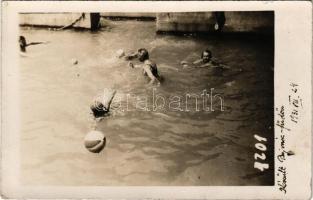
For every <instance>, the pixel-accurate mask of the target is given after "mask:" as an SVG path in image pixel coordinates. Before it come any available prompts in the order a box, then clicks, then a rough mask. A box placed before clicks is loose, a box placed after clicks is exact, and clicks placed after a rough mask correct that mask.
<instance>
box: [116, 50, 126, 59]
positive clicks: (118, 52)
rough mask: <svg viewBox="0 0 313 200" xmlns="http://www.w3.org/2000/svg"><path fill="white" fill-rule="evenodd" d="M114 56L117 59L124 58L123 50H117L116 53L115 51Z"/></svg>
mask: <svg viewBox="0 0 313 200" xmlns="http://www.w3.org/2000/svg"><path fill="white" fill-rule="evenodd" d="M116 56H117V57H118V58H121V57H123V56H125V52H124V50H123V49H119V50H117V51H116Z"/></svg>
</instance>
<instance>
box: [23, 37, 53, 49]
mask: <svg viewBox="0 0 313 200" xmlns="http://www.w3.org/2000/svg"><path fill="white" fill-rule="evenodd" d="M47 43H49V42H31V43H28V44H27V42H26V38H25V37H24V36H22V35H21V36H20V38H19V44H20V51H21V52H23V53H25V52H26V47H28V46H31V45H37V44H47Z"/></svg>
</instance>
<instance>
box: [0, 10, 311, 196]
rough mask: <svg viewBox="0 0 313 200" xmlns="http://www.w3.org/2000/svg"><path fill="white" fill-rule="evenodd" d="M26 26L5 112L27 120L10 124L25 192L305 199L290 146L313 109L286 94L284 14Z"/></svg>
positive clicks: (73, 15) (70, 19)
mask: <svg viewBox="0 0 313 200" xmlns="http://www.w3.org/2000/svg"><path fill="white" fill-rule="evenodd" d="M99 10H101V9H99ZM165 10H166V9H165ZM15 16H16V18H17V20H16V24H13V25H12V24H10V26H14V27H15V28H14V30H15V31H16V33H15V34H14V36H15V39H14V40H13V39H12V40H10V41H13V42H10V43H9V44H10V46H11V47H12V48H13V47H14V49H15V53H14V58H16V63H17V64H16V73H10V72H8V73H6V71H4V75H5V77H6V78H5V79H4V81H6V80H10V78H12V77H10V76H11V75H12V76H14V77H15V79H14V80H15V81H16V84H17V87H15V88H17V89H16V92H15V94H16V95H15V100H16V103H15V104H14V105H15V106H12V107H9V106H8V109H7V110H6V109H5V107H3V109H4V110H5V111H6V112H7V113H9V112H10V109H11V108H12V110H13V111H14V112H16V113H18V116H15V115H13V114H12V115H3V116H4V117H3V118H4V120H6V119H9V118H8V117H6V116H10V117H11V118H10V119H11V120H10V121H11V122H12V120H14V118H16V123H17V124H18V126H16V128H17V129H18V131H17V132H18V134H17V135H18V137H17V140H18V141H16V143H15V144H16V145H18V148H17V149H18V150H16V151H17V152H18V155H19V156H18V162H17V163H16V166H15V167H16V168H17V169H18V175H17V179H18V182H19V183H18V185H19V186H20V187H37V186H40V187H65V188H66V187H120V186H124V187H133V186H146V187H154V186H162V187H163V188H167V187H169V186H171V187H173V186H175V187H195V186H197V187H203V186H208V187H210V186H236V187H239V186H255V187H262V186H269V187H275V191H276V192H277V193H278V194H280V195H285V194H286V193H287V194H288V192H289V191H288V190H292V188H288V185H289V183H287V181H289V180H290V181H291V179H287V178H286V177H287V175H286V174H288V173H289V171H288V170H289V168H288V169H287V167H285V165H284V164H286V163H290V162H293V161H292V159H293V158H294V157H296V156H298V154H299V153H300V151H297V150H296V149H295V148H293V147H294V146H293V145H294V144H293V145H289V144H290V143H289V142H291V140H290V139H289V138H288V137H289V135H293V136H292V137H294V134H296V133H294V130H296V129H294V128H293V127H294V126H295V127H296V126H298V124H300V123H302V122H304V121H305V120H303V118H304V116H307V117H308V119H309V118H310V117H309V116H308V115H307V114H305V113H306V112H305V109H309V108H310V106H311V104H310V102H308V101H309V100H310V99H309V98H308V97H309V96H310V95H309V93H306V91H308V90H305V88H306V87H309V86H304V85H302V86H301V83H300V82H296V81H293V79H288V78H287V79H284V80H285V81H286V82H288V83H287V84H285V85H283V87H281V86H280V85H278V78H277V76H278V74H279V75H284V74H285V73H288V70H282V68H283V67H281V66H280V68H278V69H277V63H278V62H279V63H284V62H285V61H281V58H280V59H277V58H276V56H277V43H278V42H277V41H279V37H280V36H279V34H277V33H276V31H275V30H277V29H278V28H280V27H281V26H279V23H280V22H279V21H278V19H277V18H276V17H277V12H276V11H275V10H274V9H272V10H271V9H264V10H253V9H252V10H248V9H247V10H244V9H238V10H230V9H225V8H224V9H223V7H222V6H221V7H220V9H218V8H216V6H215V8H214V9H213V10H210V9H208V11H203V10H199V11H195V10H192V11H184V12H182V11H175V9H174V7H173V10H172V11H171V12H168V11H167V10H166V11H162V9H161V11H155V12H151V11H145V10H144V9H142V10H141V11H138V10H135V11H131V12H130V11H128V12H127V11H123V12H122V11H119V12H117V11H116V9H112V11H99V12H95V11H92V12H91V11H90V9H86V10H85V11H81V12H63V11H58V12H51V11H41V12H38V10H36V11H35V12H28V11H26V12H23V11H18V12H17V13H16V15H15ZM291 23H292V22H291ZM277 26H278V28H277ZM8 27H9V26H8ZM7 30H9V29H7ZM12 30H13V28H12ZM285 32H286V34H287V33H288V30H287V31H285ZM4 34H7V35H10V32H9V31H7V32H5V33H4ZM281 38H283V37H281ZM304 38H305V37H304ZM279 44H280V43H279ZM284 45H286V47H288V43H284ZM290 45H292V43H290ZM293 51H294V54H297V55H298V54H299V50H297V49H293ZM12 52H13V51H12ZM280 52H288V53H287V54H288V55H291V54H292V53H291V50H290V49H288V48H285V49H284V50H280ZM287 57H288V56H287ZM290 59H291V57H290ZM291 63H294V62H292V61H291V62H290V64H291ZM4 66H5V67H6V68H9V67H8V64H7V65H4ZM307 66H308V65H305V66H304V67H303V68H305V70H307V69H308V67H307ZM288 68H291V67H289V66H288ZM277 70H281V71H283V72H282V73H278V71H277ZM293 70H296V71H299V70H300V69H299V68H298V69H297V66H294V69H293ZM10 74H11V75H10ZM295 74H296V73H295ZM295 74H294V75H295ZM304 74H307V75H309V74H308V73H307V72H306V73H304ZM297 78H298V79H299V78H300V79H301V77H299V76H298V77H297ZM303 78H306V80H310V78H308V76H305V77H303ZM282 79H283V78H282ZM298 79H297V80H298ZM7 82H8V81H7ZM280 83H281V82H280ZM280 83H279V84H280ZM310 87H311V86H310ZM7 88H9V86H7ZM285 88H287V89H286V91H289V93H288V94H287V95H285V94H283V95H280V93H279V92H282V91H284V90H285ZM5 91H10V89H8V90H5ZM11 92H12V90H11ZM277 92H278V93H279V95H277V94H278V93H277ZM8 93H9V95H10V92H8ZM286 93H287V92H286ZM9 95H6V97H7V98H8V99H9ZM284 95H285V96H284ZM304 95H305V96H306V97H305V96H304ZM11 96H12V95H11ZM277 96H278V97H279V99H277V98H276V97H277ZM12 98H14V97H12ZM280 98H281V99H284V101H280ZM305 98H307V99H306V100H305ZM7 101H8V100H4V102H7ZM285 101H286V102H287V103H286V104H282V103H280V102H285ZM8 105H9V103H8ZM13 107H14V108H13ZM13 111H12V112H13ZM302 113H304V114H302ZM309 115H310V114H309ZM8 124H11V123H8ZM7 127H9V125H8V126H7ZM306 130H308V129H306ZM278 132H279V134H278ZM300 137H301V136H300ZM306 137H308V136H306ZM299 139H300V138H299ZM4 141H6V139H4ZM10 144H11V143H10ZM12 144H13V143H12ZM307 145H310V144H309V143H307ZM302 147H305V148H307V147H309V146H302ZM2 152H3V151H2ZM4 152H6V151H4ZM4 158H5V156H4ZM294 163H295V162H294ZM290 170H291V169H290ZM243 188H244V187H243ZM287 188H288V189H287ZM12 191H14V190H12ZM287 191H288V192H287ZM225 193H227V190H225ZM23 197H24V196H23ZM32 197H34V196H32ZM57 197H59V196H57ZM82 198H85V196H82ZM125 198H127V197H125ZM206 198H208V197H206ZM255 198H258V197H257V196H255Z"/></svg>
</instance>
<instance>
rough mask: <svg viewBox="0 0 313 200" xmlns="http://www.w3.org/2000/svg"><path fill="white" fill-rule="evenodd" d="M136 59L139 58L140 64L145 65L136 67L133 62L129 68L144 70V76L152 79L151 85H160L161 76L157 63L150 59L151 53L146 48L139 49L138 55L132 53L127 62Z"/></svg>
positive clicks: (129, 64) (126, 57) (127, 57)
mask: <svg viewBox="0 0 313 200" xmlns="http://www.w3.org/2000/svg"><path fill="white" fill-rule="evenodd" d="M134 58H138V60H139V61H140V62H142V63H143V64H139V65H134V64H133V63H132V62H129V63H128V66H130V67H132V68H142V69H143V74H144V75H145V76H147V77H149V78H150V82H149V85H151V84H153V83H158V84H160V80H159V79H160V76H159V73H158V68H157V65H156V63H155V62H153V61H151V60H150V59H149V52H148V51H147V50H146V49H145V48H140V49H138V52H137V53H132V54H129V55H126V56H125V59H126V60H132V59H134Z"/></svg>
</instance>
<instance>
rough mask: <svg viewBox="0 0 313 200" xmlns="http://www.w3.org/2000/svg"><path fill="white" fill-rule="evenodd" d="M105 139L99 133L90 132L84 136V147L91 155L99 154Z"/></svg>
mask: <svg viewBox="0 0 313 200" xmlns="http://www.w3.org/2000/svg"><path fill="white" fill-rule="evenodd" d="M105 142H106V138H105V135H104V134H103V133H102V132H101V131H90V132H89V133H87V135H86V136H85V147H86V148H87V149H88V151H90V152H92V153H99V152H100V151H101V150H102V149H103V148H104V146H105Z"/></svg>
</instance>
